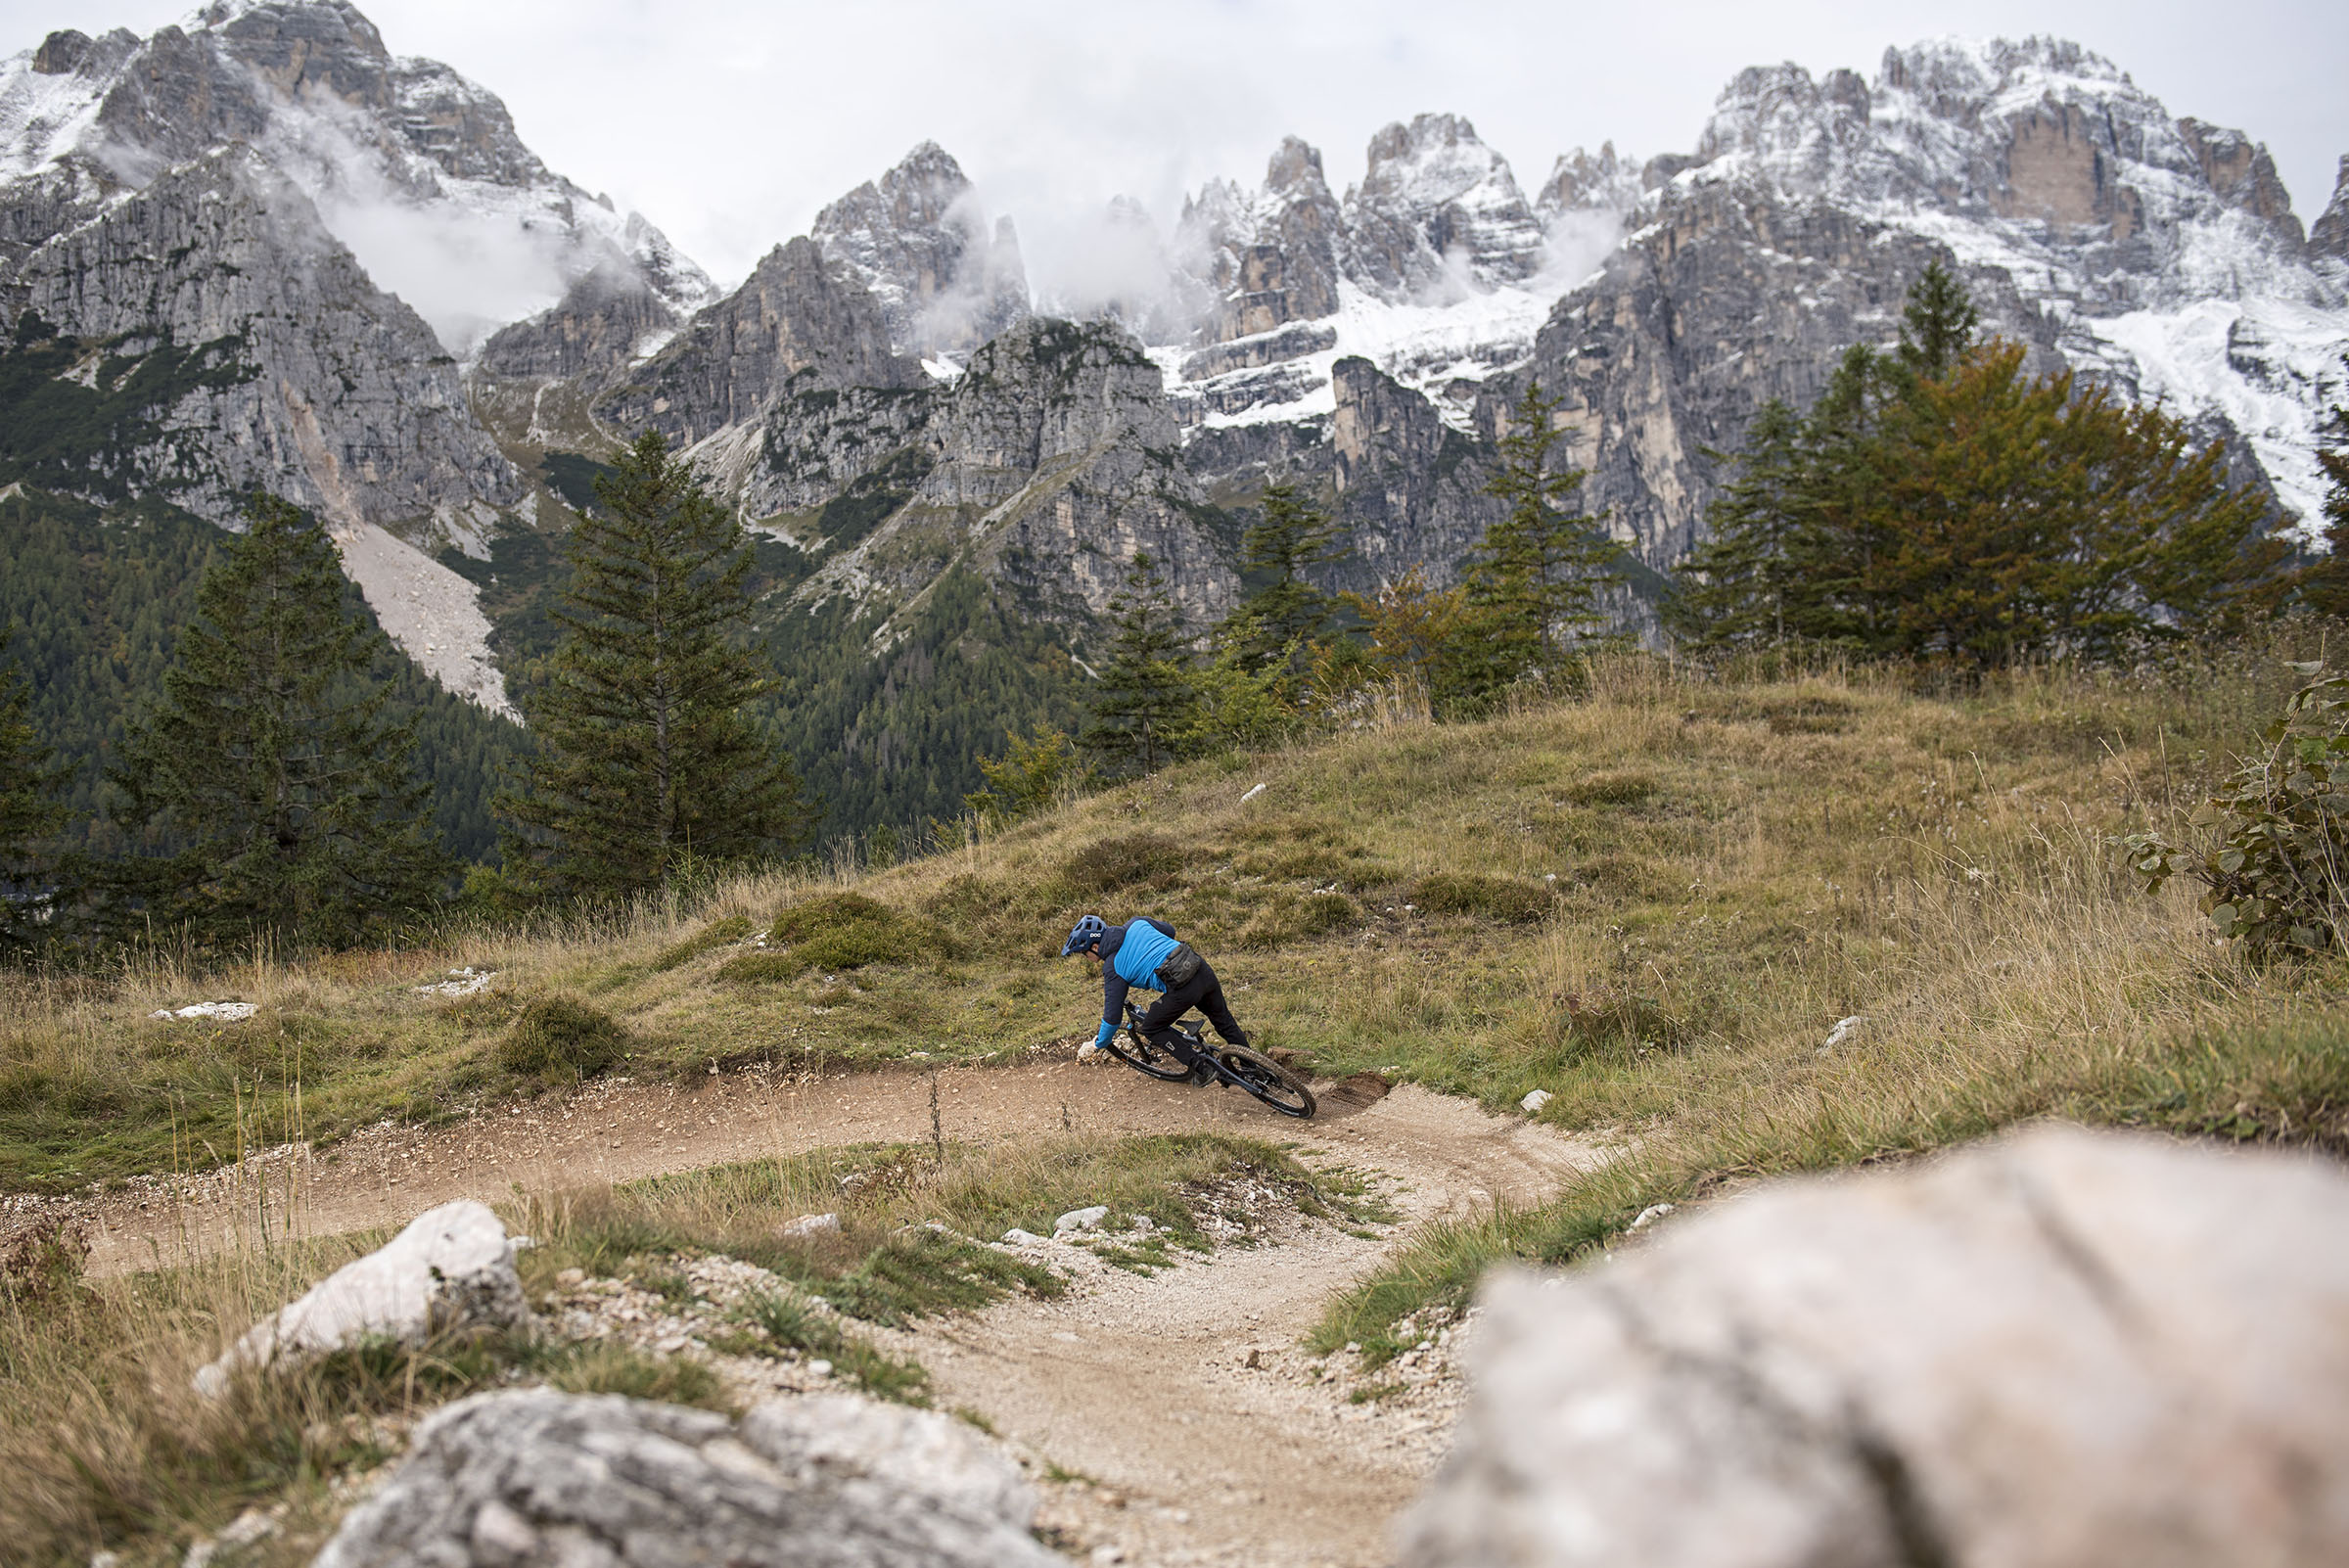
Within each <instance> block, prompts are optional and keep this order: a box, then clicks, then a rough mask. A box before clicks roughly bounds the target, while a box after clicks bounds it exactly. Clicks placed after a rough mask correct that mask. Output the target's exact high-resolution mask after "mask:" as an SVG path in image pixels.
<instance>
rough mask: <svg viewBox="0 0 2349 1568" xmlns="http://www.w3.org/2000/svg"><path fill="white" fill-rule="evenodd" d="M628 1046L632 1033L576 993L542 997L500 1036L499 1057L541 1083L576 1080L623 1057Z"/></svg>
mask: <svg viewBox="0 0 2349 1568" xmlns="http://www.w3.org/2000/svg"><path fill="white" fill-rule="evenodd" d="M628 1045H629V1038H628V1032H627V1031H626V1030H625V1029H623V1028H622V1027H621V1024H620V1021H619V1020H618V1019H615V1018H614V1017H613V1016H612V1015H611V1014H610V1013H607V1012H605V1011H603V1010H602V1009H601V1008H597V1007H590V1006H588V1005H587V1004H586V1003H585V1002H583V1001H580V1000H578V999H577V998H576V997H573V996H541V997H538V998H537V999H536V1000H534V1001H532V1002H530V1004H529V1005H528V1006H526V1007H524V1008H523V1010H522V1014H521V1016H520V1017H518V1018H516V1019H515V1020H514V1023H513V1025H512V1027H511V1028H509V1029H508V1030H507V1031H506V1033H505V1038H502V1039H500V1040H499V1041H498V1045H497V1061H498V1065H499V1066H500V1067H503V1068H504V1069H505V1070H506V1071H507V1072H509V1073H515V1074H519V1075H521V1076H523V1077H526V1078H535V1079H537V1080H539V1081H540V1082H541V1083H577V1082H580V1081H583V1080H586V1079H590V1078H593V1077H594V1076H595V1075H596V1074H598V1073H601V1072H603V1071H604V1070H605V1069H606V1068H608V1067H610V1066H612V1065H613V1064H614V1063H615V1062H617V1061H619V1060H620V1059H621V1058H622V1056H625V1055H626V1054H627V1052H628Z"/></svg>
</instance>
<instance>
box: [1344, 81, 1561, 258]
mask: <svg viewBox="0 0 2349 1568" xmlns="http://www.w3.org/2000/svg"><path fill="white" fill-rule="evenodd" d="M1344 210H1345V216H1346V226H1347V229H1348V233H1349V239H1350V242H1351V243H1350V245H1349V247H1348V253H1349V254H1348V257H1347V260H1348V261H1349V263H1350V264H1349V265H1348V267H1347V271H1348V273H1349V275H1350V276H1351V277H1353V278H1354V279H1355V281H1357V282H1359V283H1360V284H1362V285H1363V287H1365V288H1367V289H1369V290H1371V291H1372V292H1374V293H1376V294H1379V295H1381V296H1382V297H1385V298H1389V299H1394V300H1405V299H1411V298H1424V297H1426V296H1428V295H1430V294H1432V293H1438V292H1445V291H1447V289H1448V288H1449V291H1450V292H1455V293H1456V292H1457V290H1458V289H1459V288H1460V287H1461V286H1463V285H1465V286H1467V287H1470V288H1473V289H1494V288H1497V287H1499V286H1501V285H1503V284H1508V283H1519V282H1523V281H1524V280H1525V279H1527V278H1530V277H1532V276H1534V275H1535V274H1536V273H1538V272H1540V271H1542V269H1543V265H1544V264H1545V263H1546V261H1547V259H1548V257H1547V254H1546V251H1545V248H1544V245H1543V233H1542V225H1541V223H1540V222H1539V221H1538V220H1537V219H1536V218H1535V216H1534V213H1533V209H1532V208H1530V207H1529V206H1528V205H1527V203H1526V200H1525V193H1524V192H1523V191H1521V190H1519V189H1518V187H1517V179H1516V176H1515V175H1514V174H1512V173H1511V172H1510V171H1509V165H1508V161H1506V160H1505V159H1503V158H1502V157H1501V156H1500V155H1499V154H1498V153H1496V152H1495V151H1493V149H1491V148H1490V147H1487V146H1486V145H1485V144H1484V143H1483V142H1482V141H1480V140H1479V139H1478V138H1477V134H1476V127H1475V126H1474V125H1471V124H1470V123H1469V122H1468V121H1467V120H1466V119H1465V118H1463V117H1461V116H1460V115H1418V116H1416V117H1415V118H1413V119H1412V120H1411V121H1410V122H1409V123H1407V124H1405V123H1402V122H1400V121H1399V122H1397V123H1395V124H1392V125H1389V126H1387V127H1386V128H1385V129H1384V130H1381V131H1380V132H1379V133H1378V134H1377V135H1375V136H1373V137H1372V138H1371V139H1370V148H1369V158H1368V167H1367V169H1366V170H1365V171H1364V173H1363V175H1362V183H1361V184H1360V185H1359V186H1357V187H1356V188H1355V189H1353V190H1351V191H1349V192H1347V194H1346V202H1345V208H1344Z"/></svg>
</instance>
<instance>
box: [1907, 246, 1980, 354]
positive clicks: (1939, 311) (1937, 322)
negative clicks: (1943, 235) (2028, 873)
mask: <svg viewBox="0 0 2349 1568" xmlns="http://www.w3.org/2000/svg"><path fill="white" fill-rule="evenodd" d="M1981 324H1982V313H1981V312H1980V311H1979V310H1977V309H1975V308H1974V301H1973V298H1972V296H1970V295H1968V294H1967V293H1966V290H1965V285H1964V284H1962V283H1959V282H1958V281H1957V278H1955V277H1953V276H1952V275H1951V273H1950V270H1949V268H1947V267H1945V266H1943V265H1942V264H1941V262H1940V260H1939V259H1938V258H1937V259H1935V260H1932V261H1929V262H1927V263H1925V270H1924V274H1923V275H1922V276H1921V277H1919V278H1918V279H1917V280H1916V282H1915V283H1914V284H1912V285H1911V286H1910V289H1909V300H1908V303H1907V304H1906V305H1904V306H1903V307H1902V310H1901V342H1900V346H1898V347H1897V348H1895V349H1894V350H1893V358H1894V360H1895V361H1897V362H1898V363H1899V365H1900V366H1901V367H1902V368H1903V369H1904V370H1906V371H1908V372H1909V374H1910V375H1911V376H1914V377H1915V378H1917V379H1918V380H1920V381H1938V380H1940V379H1941V378H1942V377H1944V376H1947V375H1948V374H1949V373H1950V372H1951V371H1953V370H1955V369H1956V368H1957V361H1958V360H1960V359H1962V358H1964V357H1965V352H1966V350H1967V349H1969V348H1971V347H1972V346H1974V337H1975V334H1976V332H1977V330H1978V329H1979V328H1980V327H1981Z"/></svg>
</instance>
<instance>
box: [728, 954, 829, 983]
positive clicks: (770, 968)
mask: <svg viewBox="0 0 2349 1568" xmlns="http://www.w3.org/2000/svg"><path fill="white" fill-rule="evenodd" d="M806 972H807V960H806V959H805V958H802V957H801V956H800V955H799V954H798V953H796V952H738V953H736V954H735V955H734V956H733V957H731V958H729V959H727V960H726V961H725V962H724V963H722V964H719V965H718V966H717V978H718V979H720V980H722V981H724V982H726V983H727V984H728V985H730V986H772V985H776V984H778V983H779V982H782V981H786V980H797V979H799V978H800V976H802V975H804V974H806Z"/></svg>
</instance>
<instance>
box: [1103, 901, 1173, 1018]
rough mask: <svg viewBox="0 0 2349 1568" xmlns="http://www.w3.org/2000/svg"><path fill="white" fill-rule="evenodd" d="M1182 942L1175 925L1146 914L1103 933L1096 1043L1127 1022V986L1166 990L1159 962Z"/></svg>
mask: <svg viewBox="0 0 2349 1568" xmlns="http://www.w3.org/2000/svg"><path fill="white" fill-rule="evenodd" d="M1179 945H1181V939H1179V938H1177V937H1176V936H1175V935H1174V927H1173V926H1170V925H1168V924H1167V923H1166V922H1165V921H1164V920H1159V919H1155V918H1153V917H1151V916H1148V915H1145V916H1143V917H1142V918H1141V919H1139V920H1129V921H1128V922H1127V923H1126V924H1125V925H1122V926H1111V927H1110V928H1109V929H1108V930H1107V931H1105V932H1103V933H1102V934H1101V946H1100V953H1101V1033H1100V1034H1098V1035H1096V1036H1094V1037H1093V1043H1094V1044H1096V1045H1106V1044H1108V1043H1109V1038H1110V1037H1111V1036H1112V1035H1115V1034H1116V1033H1117V1032H1118V1026H1119V1025H1121V1024H1123V1023H1125V1022H1126V988H1127V987H1128V986H1139V987H1141V988H1142V990H1144V991H1165V990H1166V989H1167V988H1166V987H1164V986H1162V985H1160V984H1159V983H1158V966H1159V965H1160V964H1162V963H1164V962H1166V960H1167V954H1169V953H1171V952H1173V951H1174V949H1175V948H1176V947H1177V946H1179Z"/></svg>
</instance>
